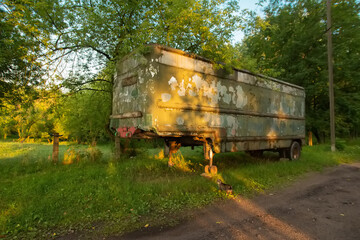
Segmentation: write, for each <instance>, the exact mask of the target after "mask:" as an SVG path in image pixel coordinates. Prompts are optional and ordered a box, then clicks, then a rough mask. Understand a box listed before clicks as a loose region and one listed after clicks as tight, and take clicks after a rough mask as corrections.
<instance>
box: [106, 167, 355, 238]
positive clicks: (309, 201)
mask: <svg viewBox="0 0 360 240" xmlns="http://www.w3.org/2000/svg"><path fill="white" fill-rule="evenodd" d="M107 239H147V240H148V239H181V240H183V239H326V240H329V239H343V240H344V239H360V163H355V164H347V165H341V166H338V167H335V168H331V169H327V170H326V171H324V172H323V173H313V174H309V175H307V176H306V177H304V178H303V179H301V180H299V181H297V182H295V183H294V184H292V185H291V186H288V187H286V188H284V189H281V190H278V191H274V192H268V193H265V194H262V195H259V196H256V197H254V198H252V199H247V198H243V197H241V196H238V197H236V198H234V199H231V200H226V201H221V202H218V203H215V204H213V205H211V206H209V207H206V208H205V209H202V210H199V211H198V212H196V213H193V215H192V217H191V218H190V219H188V220H186V221H184V222H182V223H180V224H179V225H177V226H174V227H168V228H152V227H151V226H150V227H147V228H143V229H141V230H139V231H136V232H132V233H129V234H126V235H124V236H112V237H108V238H107Z"/></svg>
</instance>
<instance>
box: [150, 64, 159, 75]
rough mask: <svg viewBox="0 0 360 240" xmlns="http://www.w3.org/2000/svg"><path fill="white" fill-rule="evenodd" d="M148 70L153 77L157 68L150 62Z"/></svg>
mask: <svg viewBox="0 0 360 240" xmlns="http://www.w3.org/2000/svg"><path fill="white" fill-rule="evenodd" d="M148 70H149V72H150V74H151V77H154V76H155V75H156V74H157V73H158V71H157V69H156V68H155V67H154V65H153V64H150V66H149V69H148Z"/></svg>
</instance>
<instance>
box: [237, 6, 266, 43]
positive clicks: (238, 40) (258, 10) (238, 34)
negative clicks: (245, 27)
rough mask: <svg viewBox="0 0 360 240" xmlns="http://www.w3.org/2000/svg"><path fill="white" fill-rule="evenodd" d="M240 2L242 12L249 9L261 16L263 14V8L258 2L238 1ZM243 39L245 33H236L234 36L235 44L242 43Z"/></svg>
mask: <svg viewBox="0 0 360 240" xmlns="http://www.w3.org/2000/svg"><path fill="white" fill-rule="evenodd" d="M238 2H239V6H240V11H241V10H243V9H249V10H252V11H255V12H257V13H258V14H260V12H261V7H260V6H257V5H256V3H257V2H258V0H238ZM243 37H244V33H243V32H242V31H240V30H239V31H236V32H235V34H234V39H233V42H240V41H241V39H242V38H243Z"/></svg>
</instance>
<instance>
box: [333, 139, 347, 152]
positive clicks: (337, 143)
mask: <svg viewBox="0 0 360 240" xmlns="http://www.w3.org/2000/svg"><path fill="white" fill-rule="evenodd" d="M345 146H346V143H345V141H344V140H341V139H338V140H336V141H335V147H336V149H337V150H338V151H344V150H345Z"/></svg>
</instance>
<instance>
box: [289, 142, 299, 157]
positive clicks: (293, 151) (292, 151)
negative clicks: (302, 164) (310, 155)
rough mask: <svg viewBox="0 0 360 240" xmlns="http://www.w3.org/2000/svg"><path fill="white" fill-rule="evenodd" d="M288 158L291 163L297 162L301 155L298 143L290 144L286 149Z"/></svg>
mask: <svg viewBox="0 0 360 240" xmlns="http://www.w3.org/2000/svg"><path fill="white" fill-rule="evenodd" d="M287 155H288V157H289V159H290V160H291V161H295V160H298V159H299V158H300V155H301V146H300V144H299V143H298V142H296V141H294V142H292V144H291V146H290V148H289V149H288V154H287Z"/></svg>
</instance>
